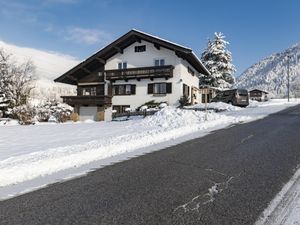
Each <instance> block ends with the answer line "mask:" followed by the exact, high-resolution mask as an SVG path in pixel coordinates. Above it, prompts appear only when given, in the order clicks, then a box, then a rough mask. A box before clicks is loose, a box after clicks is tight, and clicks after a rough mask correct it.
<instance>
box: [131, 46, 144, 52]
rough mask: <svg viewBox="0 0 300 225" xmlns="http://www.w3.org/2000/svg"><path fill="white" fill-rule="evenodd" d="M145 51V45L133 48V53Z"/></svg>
mask: <svg viewBox="0 0 300 225" xmlns="http://www.w3.org/2000/svg"><path fill="white" fill-rule="evenodd" d="M145 51H146V45H139V46H135V47H134V52H145Z"/></svg>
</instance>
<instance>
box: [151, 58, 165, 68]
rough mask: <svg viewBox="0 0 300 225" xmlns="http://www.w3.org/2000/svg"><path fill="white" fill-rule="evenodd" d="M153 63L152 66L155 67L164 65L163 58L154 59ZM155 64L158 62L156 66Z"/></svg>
mask: <svg viewBox="0 0 300 225" xmlns="http://www.w3.org/2000/svg"><path fill="white" fill-rule="evenodd" d="M153 61H154V66H157V67H159V66H165V65H166V60H165V58H155V59H154V60H153ZM156 62H158V65H156ZM161 62H163V63H161Z"/></svg>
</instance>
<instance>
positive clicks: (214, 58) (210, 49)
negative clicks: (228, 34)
mask: <svg viewBox="0 0 300 225" xmlns="http://www.w3.org/2000/svg"><path fill="white" fill-rule="evenodd" d="M224 38H225V36H224V35H223V34H222V33H215V34H214V39H213V40H212V41H211V40H209V41H208V44H207V48H206V50H205V51H204V52H203V53H202V56H201V60H202V62H203V64H204V65H205V66H206V68H207V69H208V70H209V72H210V73H211V75H207V76H206V75H203V76H202V77H200V84H201V85H209V86H213V87H217V88H220V89H226V88H230V87H231V86H232V85H233V84H234V82H235V79H234V76H233V74H234V73H235V71H236V69H235V66H234V65H233V64H232V63H231V61H232V56H231V52H230V51H228V50H227V47H226V45H228V44H229V42H227V41H225V40H224Z"/></svg>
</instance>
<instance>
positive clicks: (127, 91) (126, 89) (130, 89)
mask: <svg viewBox="0 0 300 225" xmlns="http://www.w3.org/2000/svg"><path fill="white" fill-rule="evenodd" d="M120 87H122V90H123V93H120ZM116 89H117V90H118V91H117V93H116ZM112 93H113V95H114V96H122V95H123V96H124V95H135V94H136V85H135V84H115V85H113V87H112Z"/></svg>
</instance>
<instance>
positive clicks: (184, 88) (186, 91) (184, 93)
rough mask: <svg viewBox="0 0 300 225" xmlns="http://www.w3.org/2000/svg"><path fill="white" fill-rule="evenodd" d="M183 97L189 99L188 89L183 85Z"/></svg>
mask: <svg viewBox="0 0 300 225" xmlns="http://www.w3.org/2000/svg"><path fill="white" fill-rule="evenodd" d="M183 95H184V96H186V97H190V87H189V86H188V85H186V84H183Z"/></svg>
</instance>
